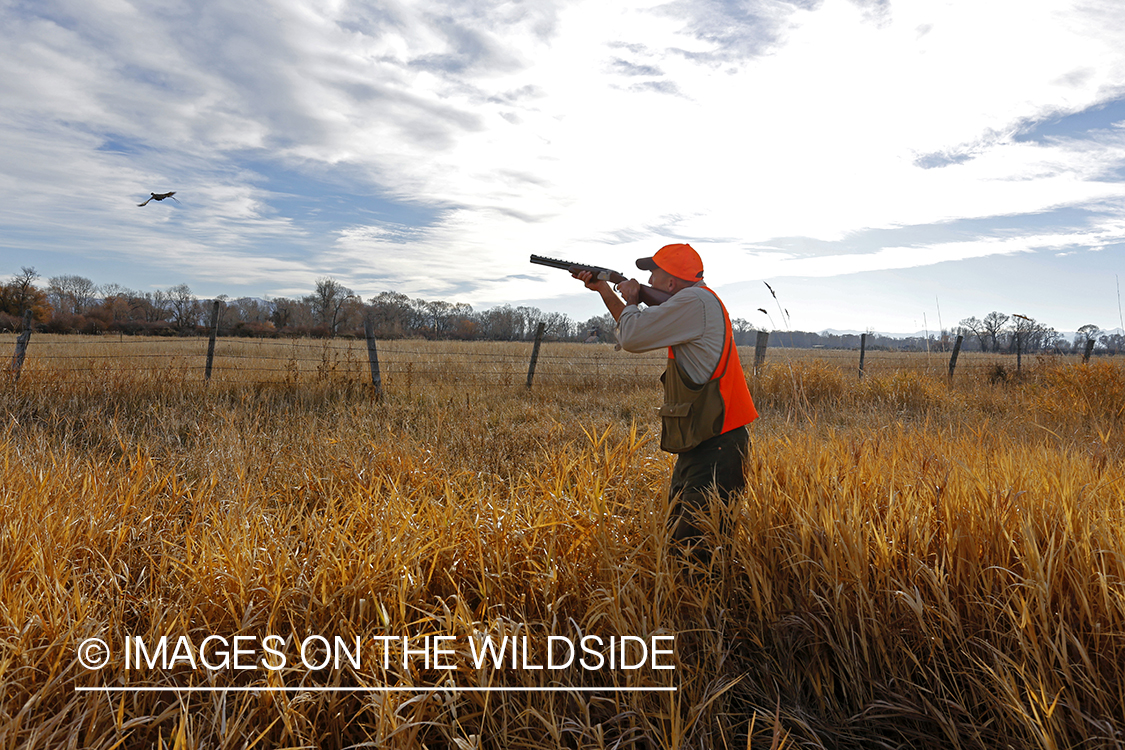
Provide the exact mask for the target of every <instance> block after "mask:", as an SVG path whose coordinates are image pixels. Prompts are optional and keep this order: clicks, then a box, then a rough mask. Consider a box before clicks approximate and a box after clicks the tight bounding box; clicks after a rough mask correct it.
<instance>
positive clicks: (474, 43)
mask: <svg viewBox="0 0 1125 750" xmlns="http://www.w3.org/2000/svg"><path fill="white" fill-rule="evenodd" d="M169 190H175V191H176V196H175V197H176V199H177V201H172V200H165V201H161V202H156V201H153V202H151V203H149V204H148V205H147V206H145V207H143V208H141V207H138V206H137V204H138V203H140V202H141V201H143V200H144V199H145V198H147V197H148V196H149V194H150V193H151V192H158V193H159V192H166V191H169ZM672 242H689V243H691V245H692V246H693V247H695V248H696V250H698V251H699V253H700V255H701V256H702V258H703V261H704V267H705V278H706V280H707V281H708V283H709V285H710V286H712V287H713V288H714V289H715V290H716V291H717V292H718V293H719V294H720V296H721V297H722V298H723V300H724V302H725V303H726V305H727V307H728V309H729V310H730V313H731V316H732V317H739V318H745V319H746V320H748V321H750V323H752V324H753V325H755V326H757V327H760V328H779V329H785V328H789V329H791V330H808V331H820V330H825V329H835V330H860V331H864V330H871V331H881V332H915V331H921V330H924V329H925V330H930V331H936V330H939V329H940V328H947V329H948V328H951V327H953V326H955V325H956V324H957V322H958V321H959V320H961V319H963V318H966V317H969V316H976V317H978V318H983V317H984V316H985V315H987V314H988V313H989V312H991V311H993V310H996V311H1000V312H1003V313H1007V314H1013V313H1016V314H1021V315H1026V316H1029V317H1032V318H1034V319H1036V320H1038V321H1040V322H1041V323H1043V324H1045V325H1048V326H1051V327H1053V328H1055V329H1057V330H1059V331H1073V330H1076V329H1077V328H1078V327H1079V326H1082V325H1085V324H1088V323H1093V324H1095V325H1098V326H1099V327H1101V328H1104V329H1110V328H1116V327H1118V326H1119V325H1121V306H1120V292H1119V284H1120V278H1119V277H1120V276H1123V275H1125V3H1122V2H1120V0H1091V1H1090V2H1062V1H1058V2H1053V1H1043V0H1036V1H1035V2H1028V1H1027V0H1012V1H1008V0H954V1H952V2H935V1H930V0H910V1H909V2H906V1H905V0H903V1H898V2H896V1H894V0H746V1H745V2H729V1H724V0H671V1H670V2H634V3H618V2H610V1H607V0H591V1H583V0H577V1H575V2H562V1H560V2H518V1H514V2H486V1H483V0H481V1H477V0H469V1H468V2H448V3H443V2H429V1H421V2H408V3H399V2H378V3H377V2H360V1H353V0H240V2H237V3H231V2H215V1H212V0H192V1H191V2H188V1H186V0H183V1H181V0H161V1H160V2H132V1H130V0H81V1H80V2H79V1H78V0H30V1H24V0H0V277H4V278H6V277H8V276H11V275H13V274H15V273H16V272H18V271H19V269H20V268H21V267H22V266H34V267H35V268H36V269H37V270H38V271H39V273H40V274H42V277H43V279H44V280H46V279H48V278H50V277H51V276H56V275H66V274H77V275H81V276H85V277H87V278H89V279H91V280H93V281H94V282H95V283H97V284H107V283H117V284H122V285H124V286H127V287H130V288H133V289H137V290H140V291H152V290H155V289H167V288H168V287H171V286H174V285H176V284H180V283H186V284H188V285H189V286H190V287H191V289H192V290H193V291H194V292H195V293H196V294H197V295H198V296H200V297H201V298H209V297H213V296H217V295H220V294H226V295H228V296H230V297H232V298H238V297H243V296H253V297H262V298H275V297H280V296H290V297H295V296H303V295H305V294H308V293H310V292H311V291H312V289H313V286H314V284H315V281H316V279H318V278H322V277H331V278H334V279H336V280H337V281H340V282H341V283H343V284H344V285H346V286H347V287H349V288H351V289H352V290H353V291H354V292H355V293H357V294H359V295H361V296H362V297H365V298H368V297H371V296H374V295H376V294H378V293H379V292H382V291H387V290H390V291H397V292H401V293H403V294H406V295H408V296H410V297H412V298H423V299H429V300H432V299H443V300H446V301H449V302H465V303H469V304H471V305H472V306H473V307H474V309H485V308H489V307H493V306H496V305H501V304H511V305H534V306H536V307H539V308H540V309H543V310H546V311H557V312H565V313H567V314H569V315H570V316H571V317H573V318H575V319H577V320H585V319H586V318H587V317H590V316H592V315H597V314H601V313H603V312H604V311H605V310H604V307H602V305H601V302H600V299H599V298H598V297H597V295H596V294H593V293H591V292H587V291H586V290H585V289H583V288H582V286H581V285H580V284H579V283H578V282H577V281H574V280H572V279H570V278H569V276H567V275H566V274H565V273H564V272H562V271H557V270H553V269H549V268H544V267H541V266H535V265H531V264H530V263H529V255H530V254H533V253H534V254H538V255H545V256H549V257H555V258H563V259H567V260H573V261H577V262H583V263H587V264H594V265H601V266H606V267H609V268H613V269H615V270H619V271H621V272H623V273H625V274H626V275H630V276H637V277H638V278H640V280H641V281H642V282H644V281H646V280H647V273H646V272H642V271H638V270H637V269H636V267H635V265H634V262H635V260H636V259H637V258H639V257H643V256H650V255H652V254H653V253H654V252H655V251H656V250H657V249H659V248H660V247H661V246H662V245H664V244H667V243H672ZM767 283H768V284H769V288H772V289H773V291H774V292H775V293H776V297H774V296H772V295H771V293H770V291H769V288H767V286H766V284H767ZM761 310H765V311H766V312H765V313H763V312H761Z"/></svg>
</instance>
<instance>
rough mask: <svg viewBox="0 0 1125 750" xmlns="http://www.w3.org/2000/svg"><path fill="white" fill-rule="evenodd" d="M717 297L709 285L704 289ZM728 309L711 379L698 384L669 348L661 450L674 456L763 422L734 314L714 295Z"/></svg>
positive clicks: (665, 377) (665, 373)
mask: <svg viewBox="0 0 1125 750" xmlns="http://www.w3.org/2000/svg"><path fill="white" fill-rule="evenodd" d="M703 288H704V289H707V291H709V292H711V294H715V292H714V291H713V290H711V289H710V288H708V287H703ZM715 299H716V300H718V302H719V307H721V308H722V310H723V326H724V331H723V351H722V353H721V354H720V355H719V362H718V364H716V365H715V370H714V372H712V373H711V378H710V380H708V381H707V382H706V383H704V384H703V385H701V386H696V385H695V384H693V383H692V382H691V381H690V380H688V378H687V377H686V376H685V375H684V372H683V368H682V367H681V366H680V364H679V363H678V362H676V355H675V354H674V353H673V352H672V347H668V367H667V368H666V369H665V370H664V374H663V375H661V376H660V379H661V381H663V383H664V405H663V406H662V407H660V422H661V430H660V447H661V449H663V450H665V451H668V452H669V453H683V452H684V451H689V450H691V449H692V448H694V447H696V446H697V445H699V444H700V443H702V442H703V441H704V440H708V439H710V438H713V437H715V436H716V435H721V434H723V433H724V432H729V431H731V430H734V429H737V428H739V427H742V426H743V425H747V424H750V423H751V422H753V421H754V420H755V419H757V418H758V410H757V409H755V408H754V399H753V398H751V397H750V388H749V387H747V385H746V375H745V374H744V373H743V372H742V361H741V360H740V359H739V358H738V347H737V346H735V345H734V331H733V330H732V329H731V325H730V316H729V315H728V314H727V308H726V306H725V305H724V304H723V301H722V300H721V299H719V295H717V294H715Z"/></svg>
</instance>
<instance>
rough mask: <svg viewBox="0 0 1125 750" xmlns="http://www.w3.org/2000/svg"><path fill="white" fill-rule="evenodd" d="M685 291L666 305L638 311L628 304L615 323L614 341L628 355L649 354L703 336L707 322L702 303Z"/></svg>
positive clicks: (673, 297)
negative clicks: (615, 333) (615, 339)
mask: <svg viewBox="0 0 1125 750" xmlns="http://www.w3.org/2000/svg"><path fill="white" fill-rule="evenodd" d="M688 291H689V290H686V289H685V290H684V291H683V292H680V293H679V294H675V295H673V296H672V297H671V298H670V299H669V300H668V301H667V302H665V303H664V304H662V305H658V306H656V307H646V308H645V309H644V310H641V309H640V308H639V307H637V306H636V305H627V306H626V307H625V309H624V310H623V311H622V312H621V317H620V318H619V319H618V321H617V342H618V343H619V344H621V348H622V349H624V350H625V351H627V352H634V353H637V352H649V351H652V350H654V349H661V348H664V347H669V346H676V345H677V344H684V343H687V342H688V341H694V340H698V339H699V338H701V337H702V336H703V331H704V326H705V323H706V316H705V310H704V306H703V300H702V299H700V297H699V295H698V294H692V293H687V292H688Z"/></svg>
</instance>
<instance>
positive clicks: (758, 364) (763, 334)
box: [754, 331, 770, 377]
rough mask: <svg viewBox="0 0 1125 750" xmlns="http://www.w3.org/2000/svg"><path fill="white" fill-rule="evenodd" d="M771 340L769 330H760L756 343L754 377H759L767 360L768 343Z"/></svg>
mask: <svg viewBox="0 0 1125 750" xmlns="http://www.w3.org/2000/svg"><path fill="white" fill-rule="evenodd" d="M769 340H770V332H769V331H758V340H757V341H756V342H755V343H754V377H757V376H758V374H759V373H760V371H761V369H762V364H763V363H764V362H765V361H766V345H767V344H768V343H769Z"/></svg>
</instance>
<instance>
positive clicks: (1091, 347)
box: [1082, 339, 1094, 363]
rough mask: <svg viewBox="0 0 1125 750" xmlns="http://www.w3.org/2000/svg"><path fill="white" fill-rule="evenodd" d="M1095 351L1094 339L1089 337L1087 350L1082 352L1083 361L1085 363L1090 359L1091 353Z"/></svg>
mask: <svg viewBox="0 0 1125 750" xmlns="http://www.w3.org/2000/svg"><path fill="white" fill-rule="evenodd" d="M1093 351H1094V340H1093V339H1088V340H1087V341H1086V351H1085V352H1083V353H1082V361H1083V362H1084V363H1085V362H1089V361H1090V355H1091V354H1092V353H1093Z"/></svg>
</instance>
